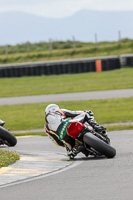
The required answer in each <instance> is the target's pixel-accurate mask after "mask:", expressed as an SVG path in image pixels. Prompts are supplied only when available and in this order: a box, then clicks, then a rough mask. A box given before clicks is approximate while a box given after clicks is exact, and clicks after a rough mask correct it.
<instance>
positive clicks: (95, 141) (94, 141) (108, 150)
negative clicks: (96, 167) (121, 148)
mask: <svg viewBox="0 0 133 200" xmlns="http://www.w3.org/2000/svg"><path fill="white" fill-rule="evenodd" d="M83 141H84V142H85V143H86V144H87V145H89V146H90V147H92V148H93V149H95V150H96V151H97V152H99V153H100V154H102V155H105V156H106V157H107V158H113V157H115V155H116V150H115V148H113V147H112V146H110V145H109V144H107V143H105V142H103V141H102V140H100V139H99V138H97V137H96V136H95V135H93V134H92V133H86V134H85V135H84V136H83Z"/></svg>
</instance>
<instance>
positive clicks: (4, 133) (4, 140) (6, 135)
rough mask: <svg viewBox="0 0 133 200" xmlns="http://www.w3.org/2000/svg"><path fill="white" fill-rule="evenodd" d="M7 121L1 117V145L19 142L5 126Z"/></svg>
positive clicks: (13, 144)
mask: <svg viewBox="0 0 133 200" xmlns="http://www.w3.org/2000/svg"><path fill="white" fill-rule="evenodd" d="M4 124H5V122H4V121H2V120H1V119H0V145H4V144H5V145H7V146H10V147H12V146H15V145H16V144H17V139H16V137H15V136H14V135H13V134H12V133H10V132H9V131H8V130H7V129H5V128H4V127H3V126H4Z"/></svg>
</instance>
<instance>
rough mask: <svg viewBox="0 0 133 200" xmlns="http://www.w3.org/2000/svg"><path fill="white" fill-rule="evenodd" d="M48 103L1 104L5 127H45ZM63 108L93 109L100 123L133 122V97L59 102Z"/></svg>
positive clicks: (26, 128) (16, 128)
mask: <svg viewBox="0 0 133 200" xmlns="http://www.w3.org/2000/svg"><path fill="white" fill-rule="evenodd" d="M47 105H48V103H36V104H20V105H5V106H0V111H1V119H3V120H5V121H6V124H5V127H6V128H9V129H10V130H11V131H13V130H30V129H40V128H43V126H44V123H45V113H44V110H45V107H46V106H47ZM58 105H59V106H60V107H61V108H66V109H70V110H92V111H93V112H94V116H95V119H96V120H97V122H98V123H99V124H106V123H118V122H133V112H132V111H133V97H131V98H118V99H106V100H89V101H74V102H73V101H69V102H58Z"/></svg>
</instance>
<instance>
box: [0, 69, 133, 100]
mask: <svg viewBox="0 0 133 200" xmlns="http://www.w3.org/2000/svg"><path fill="white" fill-rule="evenodd" d="M127 88H133V68H122V69H119V70H112V71H104V72H101V73H96V72H89V73H81V74H70V75H53V76H37V77H36V76H35V77H21V78H1V79H0V97H13V96H27V95H42V94H57V93H69V92H71V93H72V92H85V91H101V90H113V89H127Z"/></svg>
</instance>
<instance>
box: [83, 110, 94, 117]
mask: <svg viewBox="0 0 133 200" xmlns="http://www.w3.org/2000/svg"><path fill="white" fill-rule="evenodd" d="M84 112H86V113H88V114H89V115H90V116H93V115H94V113H93V112H92V111H91V110H89V111H88V110H85V111H84Z"/></svg>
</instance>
